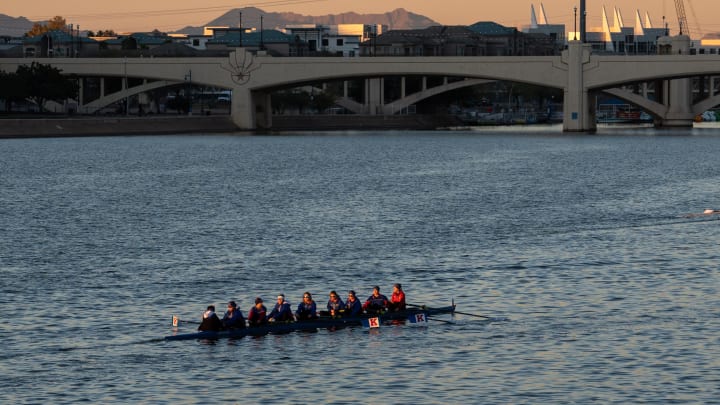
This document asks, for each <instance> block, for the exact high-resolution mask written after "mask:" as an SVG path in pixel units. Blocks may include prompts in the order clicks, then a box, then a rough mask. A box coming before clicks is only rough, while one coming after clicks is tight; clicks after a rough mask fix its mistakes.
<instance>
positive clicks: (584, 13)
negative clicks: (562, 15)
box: [580, 0, 587, 43]
mask: <svg viewBox="0 0 720 405" xmlns="http://www.w3.org/2000/svg"><path fill="white" fill-rule="evenodd" d="M585 16H587V11H586V9H585V0H580V42H582V43H585V42H586V41H587V38H586V37H585V31H586V29H585Z"/></svg>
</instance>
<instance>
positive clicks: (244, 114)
mask: <svg viewBox="0 0 720 405" xmlns="http://www.w3.org/2000/svg"><path fill="white" fill-rule="evenodd" d="M230 115H231V118H232V121H233V123H235V125H237V127H238V128H240V129H255V128H256V124H255V109H254V108H253V97H252V94H251V92H250V90H247V89H244V88H237V87H236V88H234V89H233V92H232V105H231V108H230Z"/></svg>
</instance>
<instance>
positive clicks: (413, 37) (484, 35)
mask: <svg viewBox="0 0 720 405" xmlns="http://www.w3.org/2000/svg"><path fill="white" fill-rule="evenodd" d="M557 52H559V48H558V47H557V46H555V43H554V41H553V40H552V38H551V37H549V36H547V35H544V34H524V33H522V32H519V31H518V30H517V29H515V28H510V27H505V26H502V25H500V24H497V23H494V22H477V23H475V24H473V25H470V26H467V27H465V26H439V25H438V26H433V27H428V28H423V29H414V30H391V31H388V32H386V33H384V34H382V35H379V36H378V37H377V38H371V39H369V40H366V41H365V42H363V43H362V44H361V55H362V56H510V55H514V56H521V55H554V54H557Z"/></svg>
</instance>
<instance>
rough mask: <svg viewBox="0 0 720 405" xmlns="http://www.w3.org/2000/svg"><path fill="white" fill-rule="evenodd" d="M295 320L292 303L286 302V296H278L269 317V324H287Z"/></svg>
mask: <svg viewBox="0 0 720 405" xmlns="http://www.w3.org/2000/svg"><path fill="white" fill-rule="evenodd" d="M292 320H293V314H292V309H291V308H290V303H289V302H287V301H285V294H280V295H278V296H277V302H276V303H275V307H274V308H273V310H272V311H271V312H270V315H268V322H276V321H277V322H287V321H292Z"/></svg>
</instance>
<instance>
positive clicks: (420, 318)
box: [408, 312, 428, 323]
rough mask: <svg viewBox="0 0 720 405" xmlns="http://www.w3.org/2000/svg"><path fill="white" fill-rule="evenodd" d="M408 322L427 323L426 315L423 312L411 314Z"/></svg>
mask: <svg viewBox="0 0 720 405" xmlns="http://www.w3.org/2000/svg"><path fill="white" fill-rule="evenodd" d="M408 321H410V323H427V321H428V319H427V315H426V314H425V313H424V312H421V313H419V314H413V315H410V316H409V317H408Z"/></svg>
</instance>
